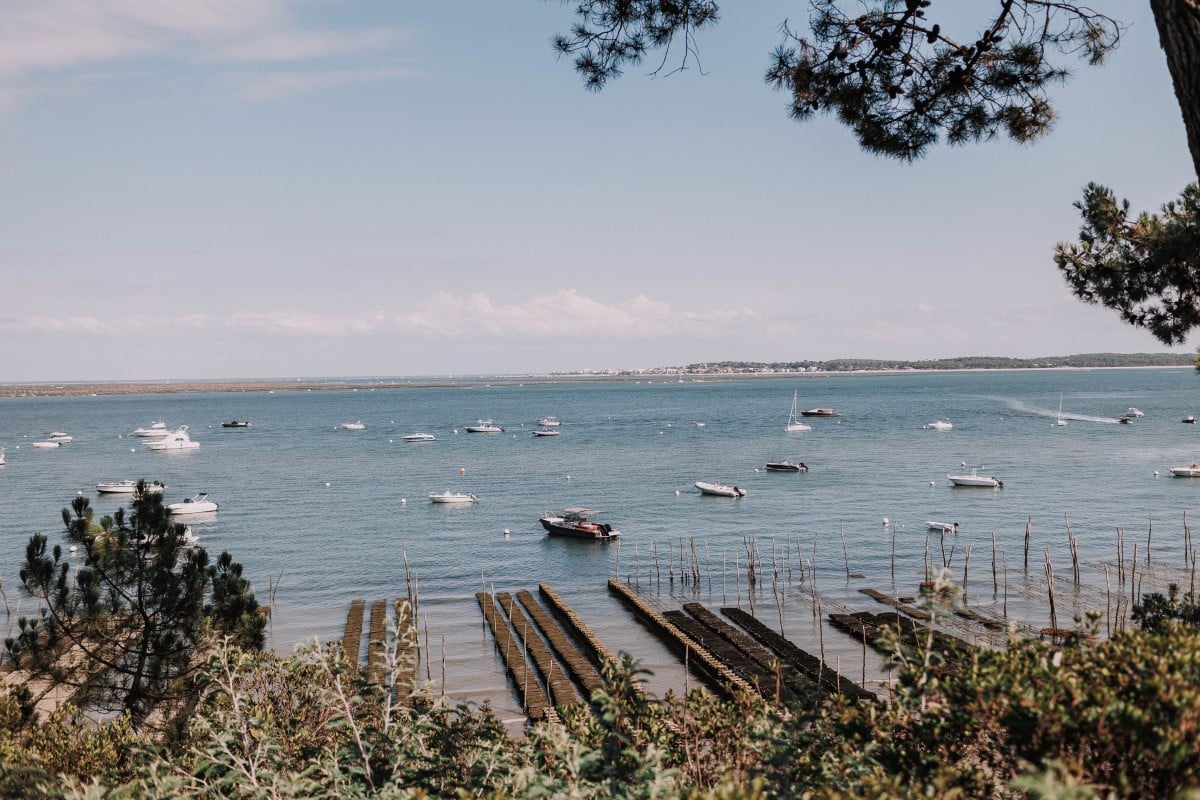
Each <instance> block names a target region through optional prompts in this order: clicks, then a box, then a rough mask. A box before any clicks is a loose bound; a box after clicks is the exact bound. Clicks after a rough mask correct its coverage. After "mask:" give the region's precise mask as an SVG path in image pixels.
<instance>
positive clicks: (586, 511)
mask: <svg viewBox="0 0 1200 800" xmlns="http://www.w3.org/2000/svg"><path fill="white" fill-rule="evenodd" d="M599 513H600V512H599V511H597V510H595V509H592V508H568V509H565V510H564V511H563V512H562V513H561V514H546V515H545V516H543V517H542V518H541V519H539V520H538V521H539V522H541V523H542V527H543V528H545V529H546V532H547V533H549V534H550V535H551V536H567V537H569V538H572V539H612V538H615V537H617V536H620V535H621V532H620V531H619V530H617V529H616V528H614V527H613V526H612V525H609V524H608V523H607V522H594V521H593V520H591V519H590V517H593V516H595V515H597V514H599Z"/></svg>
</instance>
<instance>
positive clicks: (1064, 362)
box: [679, 353, 1197, 372]
mask: <svg viewBox="0 0 1200 800" xmlns="http://www.w3.org/2000/svg"><path fill="white" fill-rule="evenodd" d="M1196 361H1197V358H1196V356H1195V355H1193V354H1189V353H1080V354H1077V355H1071V356H1042V357H1038V358H1008V357H1004V356H960V357H958V358H935V359H925V360H922V361H898V360H894V359H878V358H836V359H831V360H829V361H709V362H702V363H696V364H688V365H687V366H685V367H680V368H679V369H680V370H682V371H684V372H855V371H860V370H945V369H1053V368H1057V367H1077V368H1096V367H1189V366H1194V365H1195V364H1196Z"/></svg>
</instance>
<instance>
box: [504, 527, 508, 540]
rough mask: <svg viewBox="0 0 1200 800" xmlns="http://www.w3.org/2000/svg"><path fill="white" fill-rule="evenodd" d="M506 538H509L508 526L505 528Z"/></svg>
mask: <svg viewBox="0 0 1200 800" xmlns="http://www.w3.org/2000/svg"><path fill="white" fill-rule="evenodd" d="M504 538H505V539H507V538H508V528H505V529H504Z"/></svg>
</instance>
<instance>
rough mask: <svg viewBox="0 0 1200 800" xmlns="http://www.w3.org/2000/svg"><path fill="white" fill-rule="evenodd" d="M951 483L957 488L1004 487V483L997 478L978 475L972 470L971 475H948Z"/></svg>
mask: <svg viewBox="0 0 1200 800" xmlns="http://www.w3.org/2000/svg"><path fill="white" fill-rule="evenodd" d="M946 477H947V478H949V479H950V482H951V483H953V484H954V485H955V486H983V487H987V488H989V489H999V488H1000V487H1002V486H1004V481H1002V480H1000V479H999V478H996V477H991V476H987V475H978V474H976V470H974V469H972V470H971V474H970V475H947V476H946Z"/></svg>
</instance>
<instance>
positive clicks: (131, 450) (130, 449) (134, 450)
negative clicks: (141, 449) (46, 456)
mask: <svg viewBox="0 0 1200 800" xmlns="http://www.w3.org/2000/svg"><path fill="white" fill-rule="evenodd" d="M17 449H18V450H20V449H21V448H19V447H18V448H17ZM129 452H131V453H136V452H137V448H136V447H131V448H129Z"/></svg>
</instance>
